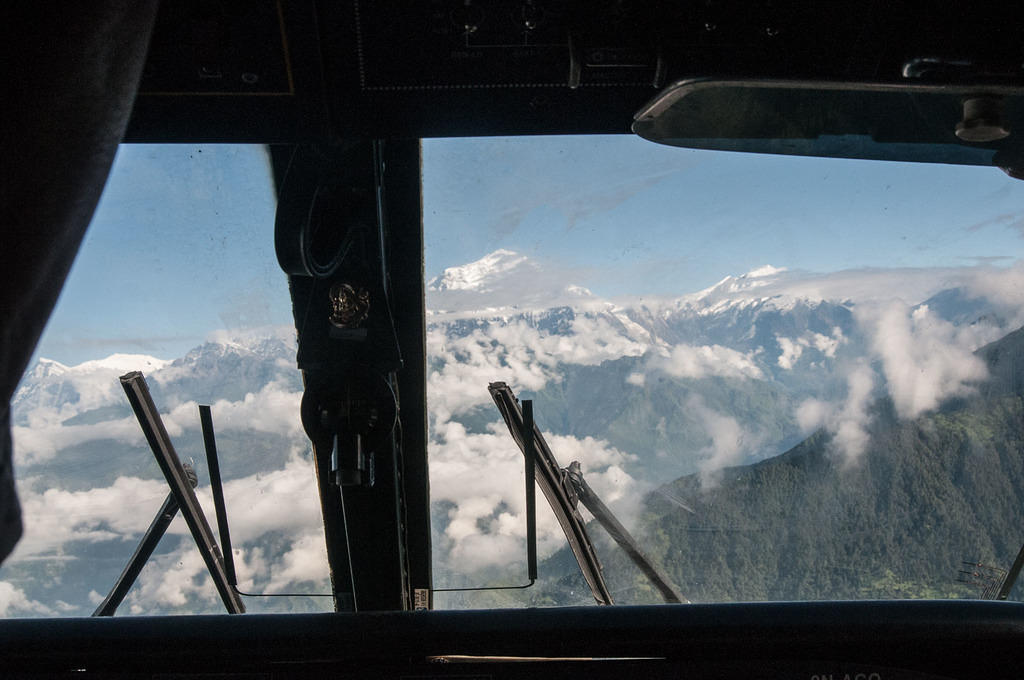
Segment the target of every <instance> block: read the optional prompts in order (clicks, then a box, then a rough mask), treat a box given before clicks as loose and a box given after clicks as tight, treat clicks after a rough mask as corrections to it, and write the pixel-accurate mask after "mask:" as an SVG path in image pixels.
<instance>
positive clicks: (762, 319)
mask: <svg viewBox="0 0 1024 680" xmlns="http://www.w3.org/2000/svg"><path fill="white" fill-rule="evenodd" d="M424 191H425V197H424V203H425V206H426V212H425V229H426V243H427V251H426V268H427V278H428V291H427V307H428V310H429V317H428V352H429V357H430V361H431V364H430V374H429V377H428V402H429V411H430V428H431V430H430V431H431V444H430V446H431V448H430V470H431V492H432V498H433V512H434V537H433V538H434V556H435V561H434V568H435V585H436V586H437V587H438V588H445V587H471V586H495V585H515V584H521V583H524V582H525V579H526V567H525V561H524V560H525V555H526V550H525V547H524V536H525V504H524V492H523V474H524V473H523V459H522V455H521V453H520V452H519V450H518V448H517V447H516V445H515V444H514V443H513V441H512V439H511V437H510V435H509V432H508V429H507V427H506V425H505V423H504V422H503V421H502V419H501V416H500V414H499V412H498V410H497V409H496V408H495V406H494V403H493V402H492V400H491V397H490V395H489V393H488V390H487V385H488V383H491V382H494V381H504V382H506V383H508V385H509V386H510V387H511V388H512V389H513V391H514V392H515V393H516V394H517V395H518V396H519V397H520V398H529V399H532V400H533V401H534V407H535V413H536V415H535V417H536V421H537V424H538V426H539V427H540V429H541V430H542V431H543V432H544V433H545V438H546V440H547V442H548V444H549V445H550V448H551V450H552V452H553V454H554V456H555V458H556V459H557V460H558V463H559V464H560V466H561V467H563V468H564V467H568V466H569V465H570V463H572V462H573V461H578V462H579V463H580V464H581V467H582V472H583V476H584V478H585V480H586V481H587V483H588V484H589V486H590V487H591V488H592V489H593V490H594V491H595V492H596V493H597V494H598V495H599V496H600V497H601V498H602V499H603V500H604V501H605V503H606V504H607V505H609V506H610V507H611V509H612V511H613V512H614V513H615V514H616V515H617V517H618V519H619V520H620V521H621V522H622V523H623V524H624V525H625V526H626V527H627V528H628V529H629V530H630V531H631V532H632V533H633V534H634V536H635V538H636V540H637V541H638V543H639V544H640V546H641V548H642V550H643V552H644V553H646V556H647V557H648V558H649V559H650V561H651V562H653V563H654V564H655V565H656V566H657V567H658V568H660V569H661V570H662V572H663V573H664V574H665V575H666V576H667V577H668V579H669V580H670V581H671V582H673V583H674V585H675V586H676V587H677V588H678V591H679V592H680V593H681V594H682V595H683V596H684V597H685V598H687V599H689V600H691V601H700V602H706V601H740V600H791V599H851V598H853V599H856V598H903V597H978V596H982V595H986V596H990V595H991V594H992V589H993V587H994V586H993V584H995V587H997V586H998V581H999V580H1000V578H1001V574H1002V573H1004V570H1006V569H1007V568H1009V566H1010V564H1011V563H1012V562H1013V559H1014V557H1015V556H1016V554H1017V551H1018V549H1019V548H1020V546H1021V543H1022V542H1024V533H1022V531H1021V527H1022V526H1024V504H1022V503H1021V501H1020V499H1021V498H1022V497H1024V496H1022V494H1024V456H1022V445H1021V441H1022V431H1021V423H1022V422H1024V420H1022V417H1024V412H1022V408H1021V386H1022V385H1024V382H1022V380H1021V379H1022V377H1024V373H1022V371H1024V364H1022V363H1020V361H1019V360H1018V357H1021V356H1024V354H1022V352H1024V344H1022V343H1024V332H1016V331H1017V330H1018V329H1019V328H1020V327H1021V325H1022V324H1024V305H1022V303H1024V292H1022V291H1024V286H1022V284H1024V269H1022V263H1021V261H1020V257H1021V255H1022V254H1024V211H1022V209H1021V206H1024V183H1021V182H1020V181H1017V180H1013V179H1011V178H1009V177H1007V176H1005V175H1004V174H1002V173H1000V172H999V171H997V170H995V169H991V168H975V167H957V166H948V165H925V164H903V163H879V162H868V161H851V160H836V159H814V158H798V157H783V156H758V155H750V154H735V153H721V152H702V151H688V150H682V149H674V148H666V147H659V146H656V145H653V144H649V143H646V142H643V141H641V140H639V139H635V138H630V137H600V138H581V137H573V138H532V139H524V138H515V139H466V140H438V141H428V142H425V143H424ZM538 502H539V505H540V508H539V519H538V533H539V544H540V557H541V564H540V570H539V576H540V580H539V583H538V584H537V585H536V586H534V587H533V588H531V589H526V590H485V591H476V592H473V591H469V592H453V593H438V595H437V596H436V598H435V604H436V606H438V607H491V606H524V605H526V606H536V605H555V604H583V603H591V604H592V603H593V602H594V598H593V596H592V594H591V592H590V589H589V588H588V587H587V584H586V582H585V581H584V579H583V577H582V576H581V574H580V569H579V568H578V567H577V565H576V562H575V561H574V559H573V555H572V553H571V552H570V551H569V550H568V548H567V547H566V542H565V538H564V535H563V534H562V531H561V529H560V527H559V525H558V523H557V521H556V520H555V517H554V516H553V515H552V514H551V512H549V511H548V509H547V505H546V503H545V502H544V499H543V497H542V496H541V495H540V494H538ZM580 510H581V513H582V515H583V518H584V519H585V520H588V521H589V520H590V515H589V513H588V512H587V511H586V510H584V509H583V508H582V506H581V508H580ZM588 527H589V533H590V536H591V539H592V540H593V542H594V543H595V547H596V551H597V553H598V557H599V559H600V561H601V562H602V564H603V574H604V578H605V580H606V581H607V585H608V589H609V590H610V592H611V594H612V596H613V598H614V600H615V602H619V603H649V602H659V601H662V599H661V596H660V595H659V592H658V591H657V590H656V589H655V588H654V587H653V586H652V585H651V583H650V581H649V580H648V579H647V578H646V577H645V576H644V575H643V574H642V573H641V572H640V571H639V569H638V568H637V567H636V566H634V564H633V563H632V562H631V561H630V559H629V558H628V557H627V556H626V554H625V553H624V552H623V551H622V550H620V549H619V548H618V547H616V545H615V543H613V542H612V541H611V540H610V539H609V537H608V535H607V534H606V533H605V532H604V531H603V530H602V529H601V528H600V526H599V525H598V523H597V522H592V521H591V522H589V524H588ZM960 572H966V573H964V574H961V573H960ZM958 579H959V580H958ZM962 581H966V583H964V582H962ZM986 589H987V590H986ZM1020 592H1021V590H1020V587H1019V586H1018V587H1017V589H1016V591H1015V594H1014V595H1013V597H1017V598H1019V597H1020Z"/></svg>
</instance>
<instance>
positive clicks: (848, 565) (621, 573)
mask: <svg viewBox="0 0 1024 680" xmlns="http://www.w3.org/2000/svg"><path fill="white" fill-rule="evenodd" d="M978 355H979V356H981V357H982V358H984V359H985V361H986V362H987V364H988V367H989V373H990V376H991V377H990V378H989V380H987V381H986V382H985V383H984V384H982V385H979V386H978V391H977V394H976V395H974V396H972V397H969V398H961V399H957V400H955V401H954V402H951V403H948V404H946V405H945V406H944V407H943V408H942V409H940V410H939V411H937V412H933V413H929V414H925V415H923V416H921V417H919V418H917V419H915V420H912V421H899V420H897V419H896V417H895V415H894V414H893V409H892V406H891V404H890V403H889V402H888V401H887V400H884V399H883V400H880V401H879V402H877V403H876V404H875V406H874V408H873V415H874V417H873V419H872V426H871V427H872V429H871V440H870V445H869V447H868V449H867V451H866V452H865V453H864V454H863V455H862V456H861V457H860V459H858V460H857V461H856V462H855V463H853V464H844V462H843V461H842V459H841V458H839V457H837V456H836V455H834V453H833V451H832V448H831V447H830V442H831V436H830V435H829V434H828V433H826V432H818V433H816V434H814V435H813V436H811V437H810V438H808V439H807V440H805V441H803V442H802V443H800V444H799V445H798V446H796V447H794V448H793V449H791V450H790V451H788V452H786V453H784V454H782V455H780V456H777V457H775V458H771V459H768V460H765V461H762V462H760V463H757V464H754V465H748V466H742V467H735V468H730V469H727V470H725V471H724V474H723V476H722V478H721V481H720V482H719V484H717V485H716V486H713V487H711V488H707V487H704V488H702V486H701V481H700V479H699V478H698V477H697V476H695V475H691V476H687V477H683V478H681V479H678V480H676V481H675V482H672V483H671V484H669V485H667V486H666V487H665V488H664V490H665V491H667V492H668V494H670V495H672V496H674V497H676V498H677V499H679V500H681V501H682V502H683V504H685V505H686V506H688V508H683V507H682V505H681V504H679V503H674V502H672V501H671V500H669V499H667V498H666V497H665V496H664V495H660V494H652V495H651V496H649V498H648V499H647V503H646V514H645V517H644V519H643V521H642V523H641V528H640V530H639V531H640V533H641V534H642V536H643V538H642V542H643V543H644V544H645V545H646V546H647V547H648V548H649V551H650V553H651V556H652V557H653V558H655V559H656V560H658V561H659V562H660V563H661V564H662V565H663V566H664V567H665V569H666V571H667V572H668V573H669V575H670V576H671V577H672V578H673V579H674V580H675V581H676V583H677V584H678V586H679V587H680V589H681V590H682V591H683V593H684V594H685V595H686V596H687V597H689V598H690V599H691V600H693V601H736V600H765V599H767V600H788V599H843V598H904V597H977V596H978V595H979V593H980V589H979V588H978V587H974V586H967V585H963V584H960V583H957V581H956V578H957V573H958V570H959V569H960V568H961V566H962V561H963V560H967V559H969V560H975V561H981V562H983V563H985V564H988V565H997V566H1002V567H1004V568H1006V567H1009V565H1010V563H1011V562H1012V561H1013V558H1014V556H1015V555H1016V553H1017V551H1018V550H1019V549H1020V546H1021V544H1022V542H1024V427H1022V424H1024V401H1022V392H1024V330H1021V331H1017V332H1015V333H1013V334H1011V335H1009V336H1006V337H1005V338H1003V339H1002V340H1000V341H999V342H997V343H993V344H992V345H989V346H987V347H985V348H983V349H981V350H979V352H978ZM593 531H594V532H595V533H599V532H600V529H598V528H596V527H595V528H594V530H593ZM602 558H603V560H604V563H605V574H606V577H607V579H608V581H609V585H610V586H611V588H612V589H613V591H615V592H617V593H619V594H620V595H619V600H620V601H624V602H625V601H632V602H653V601H657V597H656V594H655V593H654V592H653V589H651V588H650V587H648V586H647V585H646V583H645V580H644V578H643V576H642V575H640V574H639V572H638V571H637V570H636V569H635V568H633V567H632V565H630V564H629V563H628V560H627V559H626V558H625V556H624V555H622V554H621V553H619V552H618V551H616V550H614V549H612V548H611V547H606V548H605V549H604V550H603V551H602ZM561 559H562V556H559V557H558V559H557V560H553V562H552V566H553V567H554V566H555V564H556V563H557V562H558V561H561ZM572 581H573V579H569V580H568V582H567V584H566V585H567V586H569V585H571V586H574V587H575V586H577V585H582V584H575V583H573V582H572ZM1022 592H1024V589H1022V587H1021V585H1020V584H1019V583H1018V585H1017V587H1016V588H1015V590H1014V592H1013V593H1012V594H1011V598H1014V599H1021V593H1022Z"/></svg>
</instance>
